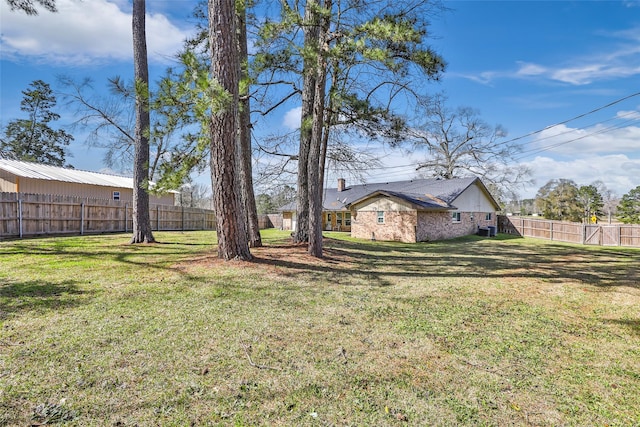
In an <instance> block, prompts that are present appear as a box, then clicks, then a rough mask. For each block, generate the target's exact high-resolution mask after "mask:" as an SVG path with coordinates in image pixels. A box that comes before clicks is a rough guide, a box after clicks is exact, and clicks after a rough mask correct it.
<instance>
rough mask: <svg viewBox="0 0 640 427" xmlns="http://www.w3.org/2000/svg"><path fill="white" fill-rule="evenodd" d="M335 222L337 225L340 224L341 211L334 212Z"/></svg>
mask: <svg viewBox="0 0 640 427" xmlns="http://www.w3.org/2000/svg"><path fill="white" fill-rule="evenodd" d="M336 224H337V225H339V226H340V225H342V212H337V213H336Z"/></svg>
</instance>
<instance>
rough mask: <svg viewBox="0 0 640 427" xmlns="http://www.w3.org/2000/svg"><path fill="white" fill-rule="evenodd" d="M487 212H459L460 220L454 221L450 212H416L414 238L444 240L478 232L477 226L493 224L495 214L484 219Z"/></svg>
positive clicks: (424, 240)
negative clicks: (416, 222) (416, 219)
mask: <svg viewBox="0 0 640 427" xmlns="http://www.w3.org/2000/svg"><path fill="white" fill-rule="evenodd" d="M486 215H487V212H460V221H454V220H453V218H452V216H451V212H429V211H421V212H418V227H417V229H416V240H417V241H419V242H426V241H430V240H445V239H453V238H456V237H462V236H468V235H470V234H475V233H477V232H478V227H486V226H488V225H493V226H495V225H496V224H497V222H496V215H495V214H494V213H491V215H490V216H491V219H489V220H487V219H486Z"/></svg>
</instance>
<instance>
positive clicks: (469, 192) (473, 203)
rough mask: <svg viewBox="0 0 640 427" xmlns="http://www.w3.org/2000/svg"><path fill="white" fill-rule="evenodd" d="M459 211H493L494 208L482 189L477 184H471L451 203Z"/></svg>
mask: <svg viewBox="0 0 640 427" xmlns="http://www.w3.org/2000/svg"><path fill="white" fill-rule="evenodd" d="M451 204H452V205H454V206H455V207H457V208H458V211H460V212H495V211H496V208H495V207H494V206H493V203H491V201H490V200H489V198H488V197H487V195H486V194H485V192H484V191H482V190H481V189H480V187H478V186H477V185H471V186H470V187H469V188H467V189H466V190H465V191H464V192H463V193H462V194H460V195H459V196H458V197H457V198H456V199H455V200H454V201H453V202H452V203H451Z"/></svg>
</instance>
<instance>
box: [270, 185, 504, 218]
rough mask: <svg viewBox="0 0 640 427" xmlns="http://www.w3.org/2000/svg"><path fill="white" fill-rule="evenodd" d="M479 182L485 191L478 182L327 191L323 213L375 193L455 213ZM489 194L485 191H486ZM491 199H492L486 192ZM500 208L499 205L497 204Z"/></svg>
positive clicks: (355, 186)
mask: <svg viewBox="0 0 640 427" xmlns="http://www.w3.org/2000/svg"><path fill="white" fill-rule="evenodd" d="M476 181H478V182H479V184H480V186H482V187H483V188H484V184H482V181H480V179H478V178H455V179H435V178H431V179H412V180H408V181H394V182H378V183H372V184H362V185H352V186H349V187H346V188H345V189H344V190H342V191H338V189H337V188H327V189H325V190H324V210H325V211H339V210H345V209H347V208H348V206H349V205H351V204H352V203H353V202H355V201H359V200H361V199H363V198H364V197H365V196H370V195H373V194H374V193H376V192H380V193H381V194H386V195H388V196H393V197H398V198H401V199H403V200H406V201H408V202H410V203H412V204H415V205H417V206H420V207H422V208H424V209H455V207H454V206H453V205H452V203H453V201H454V200H455V199H456V198H457V197H458V196H459V195H460V194H462V192H463V191H464V190H466V189H467V188H468V187H469V186H470V185H472V184H474V183H475V182H476ZM485 190H486V188H485ZM487 195H488V196H489V198H491V195H489V193H488V192H487ZM496 205H497V204H496ZM295 208H296V204H295V203H290V204H288V205H287V206H283V207H282V208H281V209H280V210H282V211H291V210H295Z"/></svg>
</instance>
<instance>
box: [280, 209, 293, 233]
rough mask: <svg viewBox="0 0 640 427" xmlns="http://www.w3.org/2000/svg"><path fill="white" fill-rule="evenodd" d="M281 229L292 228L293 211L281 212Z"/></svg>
mask: <svg viewBox="0 0 640 427" xmlns="http://www.w3.org/2000/svg"><path fill="white" fill-rule="evenodd" d="M282 229H283V230H293V212H282Z"/></svg>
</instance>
